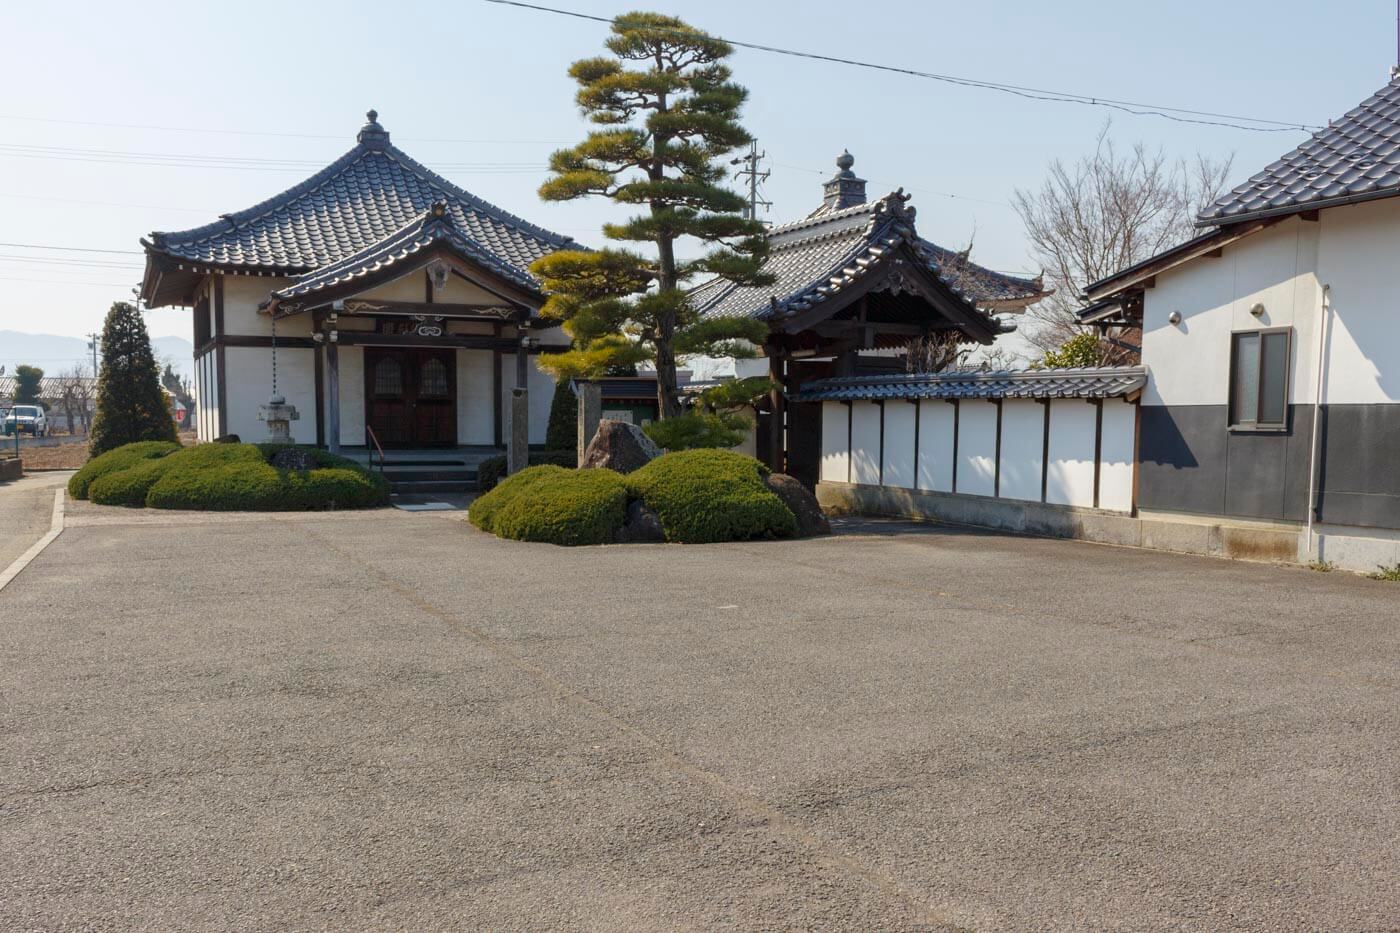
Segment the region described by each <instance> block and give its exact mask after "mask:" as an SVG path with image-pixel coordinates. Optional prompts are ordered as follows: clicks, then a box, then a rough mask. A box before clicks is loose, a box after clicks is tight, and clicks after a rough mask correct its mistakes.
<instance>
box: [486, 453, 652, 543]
mask: <svg viewBox="0 0 1400 933" xmlns="http://www.w3.org/2000/svg"><path fill="white" fill-rule="evenodd" d="M467 517H468V518H469V519H470V520H471V522H472V524H474V525H476V527H478V528H480V529H481V530H483V531H489V532H491V533H493V534H496V535H499V536H501V537H502V538H513V539H515V540H517V541H541V542H545V543H548V544H564V545H579V544H607V543H609V542H611V541H612V540H613V539H614V538H615V537H616V535H617V531H618V529H619V528H621V527H622V522H623V519H625V518H626V517H627V481H626V480H624V479H623V478H622V476H621V475H620V474H618V473H614V472H613V471H612V470H566V469H564V468H563V467H557V466H552V465H545V466H537V467H530V468H528V469H525V470H521V471H520V472H519V473H517V474H515V475H514V476H511V477H508V478H507V479H505V480H502V481H501V483H500V484H499V485H497V486H496V488H495V489H493V490H491V491H490V492H488V493H487V494H486V495H484V496H482V497H481V498H480V499H477V500H476V501H475V502H473V503H472V505H471V508H470V510H469V511H468V513H467Z"/></svg>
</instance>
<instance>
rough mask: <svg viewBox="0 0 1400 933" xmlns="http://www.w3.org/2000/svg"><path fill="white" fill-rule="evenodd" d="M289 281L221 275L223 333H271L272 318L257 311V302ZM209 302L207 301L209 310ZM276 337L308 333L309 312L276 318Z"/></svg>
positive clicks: (309, 324) (254, 276) (260, 335)
mask: <svg viewBox="0 0 1400 933" xmlns="http://www.w3.org/2000/svg"><path fill="white" fill-rule="evenodd" d="M288 281H290V280H289V279H283V278H272V277H264V276H258V275H225V276H224V277H223V283H224V333H226V334H233V335H235V336H244V337H248V336H253V337H266V336H269V335H271V333H272V318H270V317H268V316H267V315H266V314H259V313H258V305H260V304H262V303H263V302H264V301H266V300H267V299H268V298H269V297H270V296H271V295H272V293H273V291H275V290H276V289H279V288H281V287H283V286H284V285H286V284H287V283H288ZM212 307H213V303H212V302H211V303H210V308H211V310H212ZM277 336H279V337H309V336H311V314H310V313H309V312H306V313H302V314H294V315H292V316H291V317H284V318H278V319H277Z"/></svg>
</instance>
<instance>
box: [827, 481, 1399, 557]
mask: <svg viewBox="0 0 1400 933" xmlns="http://www.w3.org/2000/svg"><path fill="white" fill-rule="evenodd" d="M817 501H818V502H820V503H821V506H822V508H823V509H825V510H826V511H827V513H828V514H831V515H843V514H853V515H879V516H885V517H889V518H909V519H914V520H916V521H932V522H942V523H945V524H949V525H969V526H972V527H976V528H992V529H996V530H998V531H1011V532H1016V533H1018V534H1028V535H1038V536H1041V537H1046V538H1077V539H1081V540H1085V541H1098V542H1101V543H1103V544H1116V545H1120V546H1122V547H1144V548H1153V549H1155V550H1160V551H1177V552H1179V553H1182V554H1202V555H1206V556H1209V557H1227V558H1231V559H1234V560H1253V561H1269V562H1275V563H1307V562H1309V561H1311V560H1324V561H1329V562H1331V563H1332V564H1333V565H1334V566H1336V567H1337V568H1338V569H1340V570H1355V571H1360V572H1372V571H1374V570H1376V569H1377V567H1379V566H1382V565H1388V564H1395V563H1400V533H1396V534H1392V533H1388V532H1370V531H1367V530H1365V529H1355V528H1337V527H1331V526H1320V527H1318V528H1316V529H1315V534H1314V536H1313V541H1312V544H1311V547H1310V546H1309V540H1308V537H1309V536H1308V534H1307V532H1306V529H1305V528H1304V526H1302V525H1297V524H1290V523H1275V522H1249V521H1240V520H1234V519H1221V518H1218V517H1214V516H1196V515H1177V514H1168V513H1141V514H1139V515H1137V516H1132V515H1125V514H1122V513H1115V512H1103V511H1099V510H1096V509H1084V508H1075V507H1073V506H1065V505H1048V504H1046V503H1042V502H1022V501H1016V500H1010V499H994V498H990V497H987V496H969V495H961V494H954V493H941V492H926V491H923V490H914V489H900V488H894V487H890V486H872V485H863V484H859V483H818V484H817Z"/></svg>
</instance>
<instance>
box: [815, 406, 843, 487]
mask: <svg viewBox="0 0 1400 933" xmlns="http://www.w3.org/2000/svg"><path fill="white" fill-rule="evenodd" d="M849 418H850V415H849V413H848V411H847V408H846V406H845V405H843V404H841V403H840V402H823V403H822V465H821V474H820V475H821V480H822V482H824V483H844V482H847V481H848V480H849V479H850V476H851V474H850V469H851V454H850V450H849V448H848V446H847V444H848V442H849V437H848V436H847V432H848V430H849V428H850V421H849Z"/></svg>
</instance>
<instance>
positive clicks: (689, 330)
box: [531, 13, 771, 418]
mask: <svg viewBox="0 0 1400 933" xmlns="http://www.w3.org/2000/svg"><path fill="white" fill-rule="evenodd" d="M605 44H606V46H607V48H608V51H609V52H611V53H612V54H611V55H608V56H601V57H598V58H587V59H582V60H580V61H576V62H574V64H573V65H572V66H571V67H570V69H569V75H570V76H571V77H572V78H573V79H574V80H575V81H576V82H578V85H579V90H578V93H577V95H576V100H577V102H578V105H579V107H580V108H581V109H582V111H583V113H584V114H585V115H586V116H587V117H588V118H589V120H591V121H592V122H593V123H594V124H596V125H597V127H598V128H597V129H595V130H593V131H592V132H591V133H589V134H588V137H587V138H586V139H585V140H583V142H581V143H579V144H578V145H576V146H573V147H572V148H569V149H562V150H559V151H558V152H555V153H554V154H553V156H551V158H550V169H551V171H552V172H553V177H551V178H550V179H549V180H548V181H546V182H545V183H544V185H543V186H541V188H540V196H541V197H542V198H544V199H545V200H547V201H571V200H575V199H577V198H582V197H589V196H601V197H605V198H609V199H611V200H612V201H614V202H616V203H618V204H624V205H629V206H634V207H637V208H641V213H639V214H636V215H634V216H632V217H631V218H630V219H628V220H627V221H626V222H624V223H620V224H607V225H605V226H604V227H603V235H604V236H605V237H607V238H608V239H610V240H616V241H622V242H627V243H635V244H648V245H649V246H650V247H651V249H649V250H648V251H647V254H643V253H642V252H639V251H637V250H635V249H627V248H620V247H609V248H605V249H601V250H598V251H597V252H584V251H581V250H564V251H560V252H557V253H553V254H551V255H549V256H547V257H545V258H543V259H540V260H538V261H537V262H535V263H534V265H533V266H532V267H531V268H532V270H533V271H534V272H535V274H536V275H537V276H539V278H540V279H541V280H542V281H543V283H544V285H545V288H546V289H547V290H548V291H549V292H550V293H551V294H550V297H549V299H548V300H547V301H546V303H545V306H544V308H543V309H542V314H543V315H544V316H545V317H546V318H550V319H553V320H557V321H561V322H563V324H564V327H565V329H566V330H567V331H568V333H569V334H570V336H572V337H573V339H574V346H573V348H572V349H571V350H570V351H569V352H566V353H558V354H550V355H549V356H548V357H542V358H541V365H543V366H546V367H548V368H549V369H550V370H552V371H553V372H554V373H555V375H556V376H560V377H567V376H597V375H601V374H602V373H603V372H605V371H607V370H608V369H609V368H612V367H617V366H626V365H628V364H635V363H637V362H639V361H642V360H651V361H652V362H653V364H654V365H655V367H656V372H657V405H658V409H659V411H660V415H661V417H662V418H671V417H675V416H676V415H678V414H679V413H680V410H681V409H680V397H679V393H678V392H677V389H676V363H677V359H678V358H679V357H684V356H690V355H705V356H734V357H748V356H753V355H755V351H754V349H753V345H754V344H759V343H762V341H763V339H764V337H765V336H766V333H767V328H766V326H765V325H764V324H763V323H762V322H758V321H752V320H747V319H705V320H701V319H700V318H699V316H698V315H697V314H695V312H694V310H693V309H692V308H691V307H690V305H689V303H688V301H687V298H686V293H685V288H686V286H687V284H688V283H690V282H691V281H692V280H693V279H694V277H696V276H698V275H718V276H722V277H724V278H726V279H729V280H731V281H734V282H739V283H741V284H752V285H759V284H765V283H766V282H768V281H771V277H769V276H766V275H764V274H763V273H762V272H760V266H761V265H762V262H763V259H764V257H765V255H766V250H767V241H766V240H765V239H764V236H763V227H762V225H761V224H759V223H758V222H757V221H753V220H749V219H747V218H745V217H744V216H742V212H743V210H744V207H745V204H746V202H745V201H744V199H743V198H742V197H740V196H739V195H738V194H736V193H735V192H733V191H730V190H728V189H727V188H725V187H723V181H724V179H725V177H726V169H725V168H724V165H723V162H722V161H721V158H720V157H721V156H723V155H724V154H725V153H728V152H730V151H732V150H733V149H735V148H736V147H738V146H741V145H743V144H745V143H747V142H748V141H749V139H750V137H749V134H748V133H747V132H746V131H745V130H744V128H743V127H742V126H740V125H739V120H738V117H739V111H740V108H741V107H742V106H743V103H744V100H745V99H746V98H747V96H748V92H747V91H746V90H745V89H744V88H742V87H740V86H739V85H738V84H735V83H734V82H733V81H732V80H731V74H730V70H729V68H728V66H726V65H725V64H724V61H725V59H726V58H728V57H729V55H730V54H731V52H732V51H733V49H732V47H731V46H730V45H729V44H727V43H725V42H722V41H720V40H719V39H715V38H712V37H711V36H709V35H706V34H705V33H703V32H701V31H700V30H698V29H695V28H694V27H692V26H689V25H687V24H686V23H684V22H683V21H681V20H679V19H676V18H675V17H671V16H663V15H661V14H657V13H628V14H626V15H623V16H620V17H618V18H617V19H616V20H614V22H613V28H612V35H611V36H610V37H609V38H608V39H607V41H606V43H605ZM686 238H689V239H691V240H696V241H699V243H700V244H701V249H700V250H699V251H697V252H698V253H699V255H697V256H696V257H695V258H692V259H681V258H679V255H678V250H677V245H678V241H682V240H683V239H686Z"/></svg>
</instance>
